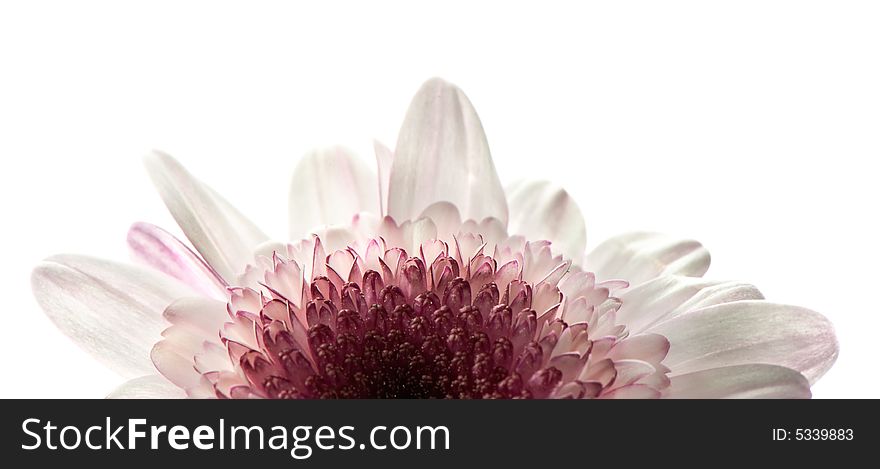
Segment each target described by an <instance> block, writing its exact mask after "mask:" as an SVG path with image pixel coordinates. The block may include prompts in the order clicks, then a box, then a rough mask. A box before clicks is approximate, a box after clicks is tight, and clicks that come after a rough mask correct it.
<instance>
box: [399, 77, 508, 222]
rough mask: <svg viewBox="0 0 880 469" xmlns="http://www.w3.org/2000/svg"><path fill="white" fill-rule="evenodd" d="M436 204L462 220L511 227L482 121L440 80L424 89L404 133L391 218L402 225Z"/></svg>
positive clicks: (413, 105)
mask: <svg viewBox="0 0 880 469" xmlns="http://www.w3.org/2000/svg"><path fill="white" fill-rule="evenodd" d="M435 202H450V203H452V204H454V205H455V206H456V207H458V209H459V211H460V213H461V216H462V219H464V220H468V219H472V220H477V221H479V220H483V219H484V218H489V217H494V218H497V219H498V220H500V221H501V222H502V223H503V224H504V225H505V226H506V225H507V201H506V200H505V197H504V190H503V189H502V187H501V182H500V181H499V179H498V174H497V173H496V172H495V165H494V164H493V163H492V156H491V155H490V153H489V144H488V143H487V142H486V135H485V134H484V133H483V127H482V125H481V124H480V119H479V117H477V113H476V111H475V110H474V108H473V106H472V105H471V102H470V101H469V100H468V98H467V97H466V96H465V95H464V93H463V92H462V91H461V90H460V89H458V88H457V87H455V86H454V85H451V84H449V83H446V82H444V81H443V80H440V79H436V78H435V79H432V80H429V81H428V82H426V83H425V84H424V85H422V87H421V89H419V91H418V93H416V96H415V97H414V98H413V100H412V103H411V104H410V107H409V111H407V114H406V119H405V120H404V122H403V126H402V127H401V129H400V134H399V136H398V139H397V148H396V150H395V151H394V161H393V162H392V164H391V176H390V181H389V186H388V215H390V216H391V217H392V218H394V219H395V220H396V221H397V222H398V223H400V222H402V221H404V220H409V219H413V218H415V217H417V216H418V215H419V214H420V213H421V212H422V210H424V209H425V208H426V207H428V206H429V205H431V204H433V203H435Z"/></svg>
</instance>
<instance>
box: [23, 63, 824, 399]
mask: <svg viewBox="0 0 880 469" xmlns="http://www.w3.org/2000/svg"><path fill="white" fill-rule="evenodd" d="M375 153H376V166H375V168H373V167H371V165H367V164H366V163H364V162H363V161H362V160H360V159H359V158H358V157H356V156H355V155H353V154H352V153H350V152H349V151H347V150H346V149H344V148H341V147H333V148H323V149H319V150H315V151H313V152H311V153H309V154H308V155H306V156H305V157H304V158H303V159H302V160H301V162H300V163H299V164H298V166H297V168H296V170H295V172H294V176H293V183H292V186H291V190H290V207H289V211H290V237H289V238H288V239H289V240H290V241H284V242H278V241H273V240H271V239H270V238H269V237H268V236H267V235H266V234H264V233H263V232H262V231H261V230H260V229H259V228H258V227H256V226H255V225H254V224H253V223H252V222H251V221H249V220H248V219H247V218H246V217H245V216H244V215H242V214H241V213H240V212H239V211H238V210H236V209H235V208H234V207H232V206H231V205H230V204H229V203H228V202H227V201H226V200H224V199H223V198H222V197H221V196H220V195H219V194H218V193H217V192H215V191H214V190H213V189H211V188H210V187H208V186H206V185H205V184H204V183H202V182H201V181H199V180H198V179H196V178H195V177H194V176H192V175H191V174H190V173H189V172H188V171H187V170H186V169H184V168H183V167H182V166H181V165H180V164H179V163H178V162H177V161H176V160H174V159H172V158H171V157H170V156H168V155H165V154H162V153H154V154H152V155H150V156H148V158H147V160H146V166H147V169H148V171H149V174H150V176H151V178H152V180H153V181H154V183H155V185H156V187H157V189H158V191H159V193H160V195H161V196H162V199H163V200H164V202H165V204H166V205H167V207H168V209H169V210H170V212H171V214H172V215H173V216H174V219H175V220H176V221H177V223H178V224H179V225H180V228H181V230H182V231H183V233H184V234H185V235H186V238H187V239H188V240H189V243H190V244H187V243H185V242H183V241H181V240H179V239H177V238H175V237H174V236H173V235H171V234H170V233H169V232H167V231H164V230H162V229H161V228H159V227H156V226H153V225H150V224H147V223H136V224H134V225H133V226H132V228H131V230H130V232H129V235H128V244H129V245H130V247H131V250H132V252H133V255H134V258H135V259H136V260H137V261H138V263H139V264H141V265H140V266H135V265H128V264H123V263H117V262H112V261H107V260H100V259H95V258H91V257H85V256H78V255H58V256H54V257H51V258H49V259H47V260H45V261H44V262H42V263H41V264H40V265H38V266H37V267H36V269H35V270H34V272H33V276H32V279H33V282H32V283H33V290H34V294H35V295H36V298H37V300H38V302H39V304H40V305H41V307H42V308H43V310H44V311H45V312H46V314H47V315H48V316H49V317H50V318H51V320H52V321H53V322H54V323H55V324H56V325H57V326H58V327H59V328H60V329H61V330H62V331H63V332H64V333H65V334H67V335H68V336H70V337H71V338H72V339H73V340H74V341H76V342H77V343H78V344H79V345H80V346H82V347H83V348H84V349H85V350H87V351H89V352H90V353H91V354H92V355H94V356H95V358H97V359H98V360H100V361H102V362H103V363H105V364H106V365H107V366H109V367H111V368H112V369H114V370H116V371H118V372H119V373H120V374H121V375H122V376H123V377H125V378H127V379H128V381H126V382H124V383H123V384H122V385H121V386H120V387H119V388H118V389H116V390H115V391H113V392H112V393H111V394H110V397H163V398H164V397H168V398H171V397H193V398H576V399H580V398H742V397H760V398H771V397H772V398H807V397H810V385H811V384H812V383H814V382H815V381H816V380H817V379H818V378H819V377H821V376H822V374H823V373H825V372H826V371H827V370H828V368H830V367H831V365H832V364H833V363H834V360H835V359H836V357H837V350H838V347H837V341H836V338H835V335H834V332H833V329H832V326H831V324H830V323H829V322H828V320H827V319H825V318H824V317H823V316H822V315H820V314H818V313H815V312H813V311H810V310H808V309H804V308H801V307H797V306H788V305H782V304H777V303H772V302H769V301H766V300H765V299H764V297H763V296H762V295H761V293H760V292H759V291H758V289H757V288H755V287H754V286H752V285H749V284H745V283H740V282H730V281H716V280H707V279H704V278H702V276H703V274H704V273H705V272H706V271H707V269H708V268H709V253H708V252H707V250H706V249H705V248H704V247H703V246H702V245H701V244H700V243H698V242H696V241H692V240H681V239H676V238H672V237H669V236H664V235H661V234H655V233H628V234H623V235H620V236H617V237H614V238H611V239H609V240H606V241H604V242H602V243H601V244H599V245H597V246H596V247H595V248H593V249H592V250H590V251H589V252H588V253H586V254H585V248H586V231H585V225H584V220H583V217H582V215H581V212H580V209H579V208H578V205H577V203H576V202H575V201H574V200H572V198H571V197H570V196H569V194H568V193H567V192H566V191H565V190H564V189H562V188H560V187H558V186H556V185H554V184H553V183H552V182H547V181H525V182H520V183H516V184H513V185H510V186H507V187H506V188H505V187H504V186H502V184H501V181H500V180H499V178H498V175H497V174H496V171H495V166H494V163H493V161H492V158H491V156H490V153H489V146H488V144H487V141H486V136H485V134H484V132H483V129H482V126H481V124H480V120H479V118H478V117H477V114H476V112H475V111H474V108H473V106H472V104H471V103H470V101H469V100H468V99H467V97H466V96H465V95H464V93H462V91H461V90H460V89H458V88H457V87H455V86H453V85H451V84H449V83H447V82H444V81H442V80H439V79H432V80H429V81H428V82H427V83H425V84H424V85H423V86H422V88H421V89H420V90H419V91H418V93H417V94H416V96H415V97H414V98H413V101H412V104H411V105H410V108H409V111H408V112H407V115H406V118H405V119H404V122H403V125H402V127H401V130H400V134H399V136H398V140H397V145H396V148H395V149H394V150H393V151H391V150H390V149H388V148H386V147H385V146H383V145H381V144H378V143H377V144H376V146H375Z"/></svg>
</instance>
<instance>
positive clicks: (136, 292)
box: [31, 255, 195, 377]
mask: <svg viewBox="0 0 880 469" xmlns="http://www.w3.org/2000/svg"><path fill="white" fill-rule="evenodd" d="M31 284H32V286H33V290H34V296H35V297H36V299H37V302H38V303H39V304H40V306H41V307H42V308H43V311H45V312H46V315H47V316H49V319H51V320H52V322H53V323H55V325H56V326H58V328H59V329H61V331H62V332H64V333H65V334H67V335H68V336H69V337H70V338H72V339H73V340H74V341H75V342H76V343H77V344H78V345H79V346H80V347H82V348H83V349H85V350H86V351H87V352H89V353H91V354H92V355H93V356H94V357H95V358H97V359H98V360H99V361H101V362H102V363H104V364H105V365H107V366H108V367H110V368H111V369H113V370H115V371H117V372H119V373H120V374H122V375H123V376H126V377H135V376H141V375H145V374H150V373H153V372H155V369H154V368H153V364H152V362H151V361H150V357H149V352H150V348H151V347H152V346H153V344H154V343H155V342H156V341H157V340H159V339H161V337H160V335H159V334H160V332H162V329H164V328H165V326H167V324H166V323H165V320H164V319H163V318H162V311H163V310H164V309H165V307H166V306H167V305H168V304H169V303H171V302H172V301H173V300H174V299H175V298H179V297H184V296H193V295H195V292H193V291H192V290H191V289H189V288H188V287H186V286H185V285H183V284H181V283H180V282H177V281H175V280H174V279H172V278H171V277H168V276H167V275H164V274H162V273H159V272H156V271H154V270H150V269H147V268H142V267H136V266H130V265H125V264H119V263H115V262H110V261H104V260H100V259H94V258H89V257H84V256H72V255H60V256H55V257H51V258H49V259H46V260H45V261H43V262H42V263H40V264H39V265H38V266H37V267H36V268H35V269H34V271H33V273H32V275H31Z"/></svg>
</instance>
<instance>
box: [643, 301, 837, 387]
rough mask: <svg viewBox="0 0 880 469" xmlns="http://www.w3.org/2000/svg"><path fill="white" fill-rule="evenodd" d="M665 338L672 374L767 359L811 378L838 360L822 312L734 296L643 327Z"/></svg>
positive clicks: (817, 376) (761, 361) (829, 328)
mask: <svg viewBox="0 0 880 469" xmlns="http://www.w3.org/2000/svg"><path fill="white" fill-rule="evenodd" d="M648 331H650V332H655V333H657V334H661V335H664V336H666V338H667V339H669V343H670V349H669V355H668V356H667V357H666V360H664V361H663V364H664V365H666V366H668V367H669V368H670V369H671V370H672V374H673V375H679V374H683V373H690V372H694V371H700V370H706V369H709V368H717V367H721V366H727V365H743V364H749V363H766V364H771V365H780V366H785V367H788V368H791V369H793V370H796V371H799V372H801V373H803V375H804V376H806V377H807V379H808V380H810V382H811V383H813V382H815V381H816V380H817V379H819V377H821V376H822V375H823V374H824V373H825V371H827V370H828V368H830V367H831V365H832V364H833V363H834V361H835V360H836V359H837V352H838V346H837V339H836V337H835V335H834V329H833V327H832V326H831V323H830V322H829V321H828V320H827V319H826V318H825V317H824V316H822V315H821V314H818V313H816V312H813V311H810V310H808V309H805V308H800V307H797V306H788V305H779V304H774V303H768V302H766V301H736V302H733V303H723V304H720V305H714V306H709V307H706V308H702V309H697V310H693V311H689V312H687V313H684V314H681V315H679V316H677V317H674V318H672V319H669V320H666V321H663V322H660V323H659V324H657V325H655V326H653V327H651V328H649V329H648Z"/></svg>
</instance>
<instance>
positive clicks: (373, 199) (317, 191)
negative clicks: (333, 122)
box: [290, 147, 381, 239]
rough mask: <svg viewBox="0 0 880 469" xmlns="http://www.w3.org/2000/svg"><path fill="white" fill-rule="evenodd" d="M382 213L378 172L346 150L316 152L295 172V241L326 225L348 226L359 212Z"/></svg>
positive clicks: (292, 223) (292, 209)
mask: <svg viewBox="0 0 880 469" xmlns="http://www.w3.org/2000/svg"><path fill="white" fill-rule="evenodd" d="M380 210H381V208H380V206H379V194H378V192H377V191H376V173H375V171H373V169H372V168H370V167H368V166H367V164H366V163H364V162H363V161H361V160H360V158H358V157H357V156H356V155H354V154H353V153H351V152H350V151H349V150H347V149H345V148H342V147H327V148H319V149H316V150H313V151H311V152H309V153H308V154H306V155H305V156H304V157H303V158H302V160H300V162H299V164H298V165H297V166H296V169H295V170H294V172H293V182H292V183H291V186H290V236H291V239H301V238H303V237H305V236H306V235H308V234H309V232H310V230H314V229H316V228H317V227H320V226H323V225H339V224H344V225H348V224H349V223H351V218H352V217H353V216H354V215H355V214H356V213H358V212H372V213H379V212H380Z"/></svg>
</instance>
